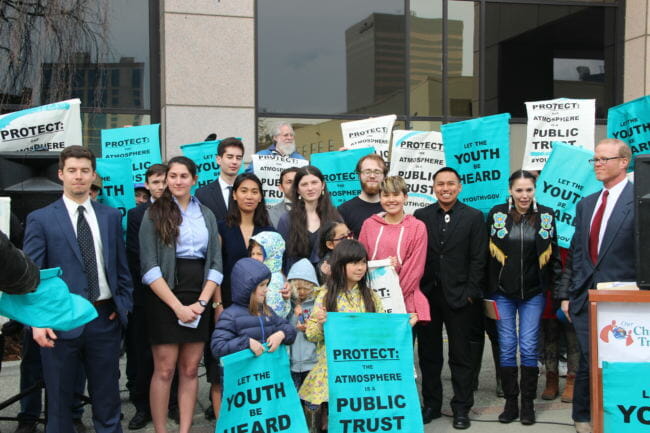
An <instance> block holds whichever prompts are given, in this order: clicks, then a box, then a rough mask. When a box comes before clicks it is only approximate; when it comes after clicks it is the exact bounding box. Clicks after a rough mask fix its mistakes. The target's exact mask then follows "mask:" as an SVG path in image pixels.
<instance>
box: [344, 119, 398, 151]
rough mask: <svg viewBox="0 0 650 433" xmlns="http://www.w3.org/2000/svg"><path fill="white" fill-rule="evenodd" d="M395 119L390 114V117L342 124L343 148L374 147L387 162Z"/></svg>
mask: <svg viewBox="0 0 650 433" xmlns="http://www.w3.org/2000/svg"><path fill="white" fill-rule="evenodd" d="M395 119H397V116H396V115H394V114H389V115H388V116H381V117H371V118H369V119H363V120H354V121H352V122H343V123H341V132H342V133H343V146H345V147H347V148H349V149H358V148H361V147H374V148H375V152H376V153H377V154H378V155H381V156H382V157H383V158H384V160H386V161H387V160H388V146H389V145H390V135H391V132H392V131H393V125H394V124H395Z"/></svg>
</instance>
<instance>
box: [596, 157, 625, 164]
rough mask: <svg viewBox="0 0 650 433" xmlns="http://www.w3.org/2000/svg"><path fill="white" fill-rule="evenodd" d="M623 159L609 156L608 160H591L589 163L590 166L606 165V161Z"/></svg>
mask: <svg viewBox="0 0 650 433" xmlns="http://www.w3.org/2000/svg"><path fill="white" fill-rule="evenodd" d="M621 158H623V157H622V156H610V157H609V158H592V159H590V160H589V163H590V164H591V165H596V164H603V165H605V164H607V161H610V160H612V159H621Z"/></svg>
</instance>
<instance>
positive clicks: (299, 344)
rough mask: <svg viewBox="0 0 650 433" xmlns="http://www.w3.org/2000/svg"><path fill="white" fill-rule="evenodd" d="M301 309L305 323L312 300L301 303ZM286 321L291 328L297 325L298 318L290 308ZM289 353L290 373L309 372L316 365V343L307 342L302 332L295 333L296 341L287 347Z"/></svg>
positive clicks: (309, 313)
mask: <svg viewBox="0 0 650 433" xmlns="http://www.w3.org/2000/svg"><path fill="white" fill-rule="evenodd" d="M293 306H295V304H293V303H292V307H293ZM302 309H303V314H302V321H303V322H304V323H306V322H307V320H309V316H311V312H312V310H313V309H314V299H310V300H308V301H305V302H303V303H302ZM287 320H289V323H290V324H291V325H292V326H293V327H295V326H296V325H297V324H298V316H296V315H295V314H294V313H293V308H291V311H290V312H289V316H288V317H287ZM289 352H290V357H291V371H293V372H295V373H302V372H305V371H311V369H312V368H314V366H315V365H316V361H317V357H316V343H312V342H311V341H309V340H307V337H305V333H304V332H301V331H298V332H297V335H296V340H295V341H294V342H293V344H292V345H291V346H289Z"/></svg>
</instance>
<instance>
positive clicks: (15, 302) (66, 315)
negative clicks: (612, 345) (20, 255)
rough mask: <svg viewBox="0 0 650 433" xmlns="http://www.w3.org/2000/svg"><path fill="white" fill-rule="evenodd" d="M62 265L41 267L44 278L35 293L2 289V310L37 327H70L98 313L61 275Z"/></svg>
mask: <svg viewBox="0 0 650 433" xmlns="http://www.w3.org/2000/svg"><path fill="white" fill-rule="evenodd" d="M62 274H63V272H62V271H61V268H50V269H41V273H40V277H41V281H40V283H39V284H38V287H37V288H36V291H34V292H32V293H26V294H24V295H8V294H6V293H2V292H0V314H1V315H3V316H6V317H9V318H10V319H14V320H17V321H19V322H20V323H24V324H25V325H29V326H34V327H37V328H52V329H54V330H57V331H69V330H71V329H74V328H77V327H79V326H82V325H85V324H86V323H88V322H90V321H91V320H93V319H94V318H96V317H97V310H96V309H95V307H94V306H93V304H91V303H90V302H88V300H87V299H85V298H83V297H82V296H79V295H75V294H74V293H70V289H68V286H67V284H66V283H65V281H63V280H62V279H61V278H60V277H61V275H62Z"/></svg>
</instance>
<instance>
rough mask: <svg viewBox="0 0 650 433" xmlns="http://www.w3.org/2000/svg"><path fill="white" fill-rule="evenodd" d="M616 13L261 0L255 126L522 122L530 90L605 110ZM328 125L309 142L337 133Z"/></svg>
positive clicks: (617, 57) (610, 5) (610, 3)
mask: <svg viewBox="0 0 650 433" xmlns="http://www.w3.org/2000/svg"><path fill="white" fill-rule="evenodd" d="M623 14H624V6H623V2H622V1H617V0H599V1H588V0H580V1H555V0H521V1H520V2H518V3H514V2H512V1H496V0H408V1H405V0H355V1H346V0H331V1H329V2H303V1H300V0H275V1H273V2H262V1H258V2H257V19H256V23H257V67H258V70H257V91H258V92H257V95H258V101H257V114H258V116H259V119H258V129H259V130H258V136H259V137H262V136H264V135H265V134H264V130H263V125H264V124H265V123H268V122H269V121H271V120H273V119H275V120H277V119H280V118H291V119H296V120H295V121H296V122H298V123H301V124H305V125H311V126H309V128H310V129H313V128H314V127H313V124H318V125H321V126H320V128H324V127H325V124H326V123H327V122H334V123H340V122H344V121H348V120H355V119H362V118H366V117H369V116H379V115H383V114H397V116H398V121H401V122H403V125H404V126H403V127H407V128H409V129H412V128H414V127H415V125H416V124H420V125H421V124H427V123H428V124H440V123H447V122H452V121H457V120H462V119H467V118H472V117H478V116H485V115H489V114H495V113H501V112H509V113H511V114H512V116H513V122H515V123H516V122H524V121H525V117H526V114H525V106H524V102H525V101H532V100H542V99H552V98H557V97H570V98H595V99H596V101H597V102H596V105H597V112H596V117H597V118H598V119H601V121H602V120H603V119H604V118H605V117H606V115H607V109H608V108H609V107H611V106H614V105H616V104H619V103H620V102H621V100H622V73H621V70H622V55H623V53H622V48H620V47H617V44H616V43H615V42H616V40H617V38H618V40H621V39H622V36H623V26H622V25H620V23H622V22H623V19H622V15H623ZM323 119H330V120H323ZM416 122H418V123H416ZM432 122H433V123H432ZM327 124H331V123H327ZM296 133H297V135H298V131H296ZM326 135H327V139H328V140H333V142H334V145H333V146H332V145H331V144H330V145H328V144H327V143H328V141H327V140H325V139H324V141H322V142H319V141H318V140H315V139H313V140H312V139H310V140H308V142H309V146H310V147H309V149H316V148H322V147H334V148H338V146H340V145H341V144H342V139H341V137H340V131H339V132H338V136H337V135H336V133H332V134H326ZM297 143H298V145H299V146H300V145H301V141H300V139H299V138H298V139H297ZM268 144H269V143H265V142H263V141H259V142H258V146H259V148H263V147H266V145H268ZM304 150H305V152H306V153H309V152H310V150H308V149H304Z"/></svg>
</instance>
